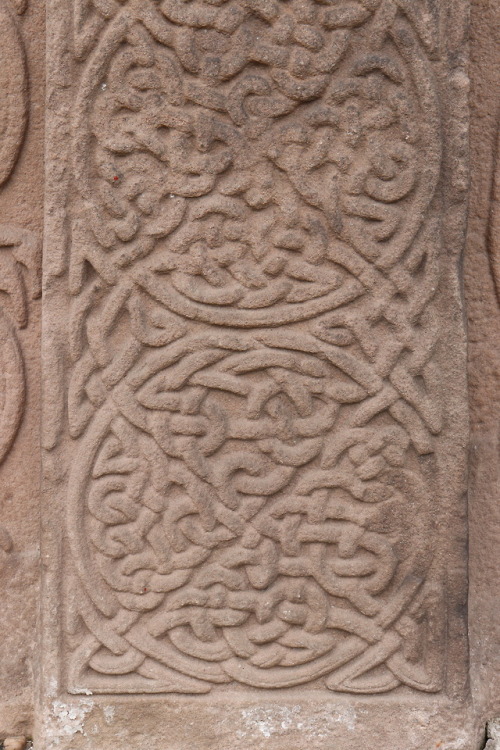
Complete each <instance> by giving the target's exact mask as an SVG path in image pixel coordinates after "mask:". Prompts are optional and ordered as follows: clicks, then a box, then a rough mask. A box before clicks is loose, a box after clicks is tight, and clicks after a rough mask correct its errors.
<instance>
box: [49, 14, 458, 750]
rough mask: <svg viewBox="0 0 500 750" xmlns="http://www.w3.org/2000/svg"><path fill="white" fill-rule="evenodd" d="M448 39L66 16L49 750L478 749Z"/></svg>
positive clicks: (54, 27)
mask: <svg viewBox="0 0 500 750" xmlns="http://www.w3.org/2000/svg"><path fill="white" fill-rule="evenodd" d="M466 8H467V3H466V2H458V3H457V2H453V3H451V4H449V3H448V2H447V1H446V0H441V2H439V3H427V2H426V1H425V0H419V1H418V2H413V3H407V2H403V0H362V1H360V2H344V1H341V2H338V3H333V4H324V3H320V2H315V1H313V0H307V1H304V2H299V1H295V0H294V1H292V2H273V0H263V1H262V2H261V1H260V0H257V1H256V2H255V1H254V0H228V2H214V3H212V2H204V1H203V0H193V2H190V3H183V2H178V1H177V0H165V1H164V2H162V3H161V4H159V3H156V2H153V1H152V0H130V1H128V2H127V1H124V2H113V1H112V2H110V3H106V4H103V3H102V2H101V0H99V1H98V0H92V2H83V0H73V1H72V2H70V1H69V0H52V2H51V3H50V7H49V16H48V18H49V24H48V34H49V58H48V69H49V78H50V81H51V83H50V86H51V88H50V93H49V98H50V101H51V103H52V107H51V109H50V111H49V112H48V113H47V124H48V134H47V135H48V149H47V158H48V165H47V167H48V169H47V185H46V189H47V193H46V242H45V254H44V269H45V285H44V321H45V323H44V340H43V357H44V377H43V380H44V388H45V414H44V436H43V445H44V449H45V458H44V467H45V477H46V495H45V520H44V525H45V530H46V531H45V535H44V545H45V547H44V563H45V562H46V576H45V595H44V598H43V601H44V625H43V636H44V654H43V655H44V659H45V663H44V670H43V671H44V674H43V680H44V682H43V694H44V700H43V706H42V708H41V711H40V716H39V719H40V728H39V732H38V737H39V742H41V743H42V746H43V748H44V750H51V749H52V748H55V747H59V748H61V750H62V749H63V748H69V747H71V748H72V750H73V748H94V747H95V748H103V750H106V749H107V748H108V747H111V746H113V744H114V743H116V738H117V737H119V738H120V741H121V742H122V743H125V744H127V746H129V747H131V748H135V747H137V748H138V747H139V744H140V743H144V737H147V743H148V746H150V747H151V748H156V747H158V748H159V747H164V746H165V742H166V737H168V738H169V739H168V742H169V748H171V749H172V750H174V748H175V749H176V750H177V749H179V750H180V748H181V747H185V746H189V747H191V746H200V747H204V748H207V749H208V748H215V747H217V748H218V749H219V748H220V747H223V746H224V747H225V746H227V747H231V748H235V747H240V746H241V747H247V746H248V744H249V743H250V744H252V746H257V747H260V746H262V747H264V746H265V747H268V748H270V750H274V748H281V747H284V745H285V744H289V743H290V742H292V743H294V742H295V743H297V742H299V741H300V742H303V741H304V738H306V739H307V742H308V744H311V745H312V747H314V748H326V747H331V745H332V743H336V744H337V745H338V747H339V750H343V749H344V748H347V747H351V745H352V739H353V732H355V731H356V732H361V735H358V736H364V735H366V737H368V736H370V742H371V744H372V747H373V748H374V750H387V748H388V747H391V746H392V745H393V743H394V741H395V740H396V739H397V740H398V742H399V741H401V740H402V741H403V744H404V746H405V747H408V748H411V747H415V748H419V750H420V748H422V747H423V746H424V745H425V744H428V745H429V746H434V745H432V742H434V738H436V739H435V742H436V743H437V742H448V743H450V742H458V741H460V742H462V741H464V742H468V741H469V739H470V736H469V728H470V717H469V715H468V712H467V709H466V703H465V701H466V693H465V690H464V685H465V682H466V679H465V676H466V673H467V662H466V638H465V632H466V622H465V614H464V612H465V597H466V572H465V561H466V553H465V537H466V519H465V503H464V491H465V466H466V452H465V449H466V445H467V417H466V414H467V401H466V391H465V346H464V329H463V322H462V309H461V299H460V279H459V274H458V265H459V259H460V253H461V251H462V248H463V241H464V228H465V199H466V194H467V186H468V181H467V168H466V154H467V106H466V94H467V84H468V80H467V76H466V72H465V62H466V50H465V47H464V40H465V34H466V26H465V18H466ZM452 9H453V14H451V10H452ZM58 625H59V627H58ZM147 695H150V698H149V699H147V698H146V697H145V696H147ZM119 696H122V697H119ZM403 705H406V706H407V707H408V709H405V711H406V710H410V711H411V712H413V713H412V719H411V720H410V721H407V723H406V726H405V727H404V729H401V726H400V724H401V722H400V720H399V718H398V717H401V716H403V714H404V711H403V710H402V706H403ZM146 706H147V707H148V708H147V712H148V714H149V715H148V718H147V719H141V721H142V724H141V723H140V722H139V723H137V722H138V716H139V715H142V716H143V715H144V711H145V707H146ZM125 708H126V713H125ZM438 709H439V710H438ZM222 710H224V717H223V719H221V711H222ZM434 711H437V713H439V719H438V718H437V713H435V712H434ZM125 716H127V717H128V718H127V719H125ZM131 716H132V717H135V718H132V719H131V718H130V717H131ZM188 717H189V718H188ZM444 717H446V718H447V719H448V725H449V728H448V729H445V724H444V723H443V722H444ZM431 719H432V721H431ZM125 721H127V722H128V723H127V724H124V722H125ZM433 721H434V724H433V723H432V722H433ZM436 733H437V734H438V735H439V737H437V736H436ZM402 734H403V737H402V738H401V735H402ZM299 738H301V739H299ZM429 743H430V744H429ZM438 746H439V745H436V747H438Z"/></svg>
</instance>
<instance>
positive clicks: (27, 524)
mask: <svg viewBox="0 0 500 750" xmlns="http://www.w3.org/2000/svg"><path fill="white" fill-rule="evenodd" d="M43 22H44V18H43V7H40V6H39V4H37V3H31V4H30V7H29V8H25V7H24V5H23V4H22V3H21V4H20V3H16V4H15V5H13V4H11V3H10V2H7V1H6V0H2V1H1V2H0V291H1V294H0V374H1V377H0V511H1V520H0V587H1V591H2V606H1V611H2V616H1V620H2V634H1V637H0V738H3V737H5V736H6V735H8V734H10V735H16V734H21V733H24V732H28V731H29V730H30V727H32V723H33V720H32V712H33V663H32V656H33V647H34V644H35V640H36V638H35V620H36V607H37V600H36V595H37V591H38V581H39V546H40V539H39V537H40V533H39V502H40V447H39V442H40V437H39V436H40V426H39V419H40V418H39V404H40V320H39V319H40V310H39V301H38V299H37V298H38V297H39V295H40V273H41V252H40V250H41V239H42V220H43V164H42V154H43V137H42V136H43V103H44V86H43V80H44V43H45V40H44V25H43ZM28 68H29V72H28Z"/></svg>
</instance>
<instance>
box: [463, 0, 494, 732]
mask: <svg viewBox="0 0 500 750" xmlns="http://www.w3.org/2000/svg"><path fill="white" fill-rule="evenodd" d="M470 46H471V65H470V74H471V98H470V101H471V134H470V137H471V165H472V170H471V188H470V199H469V222H468V235H467V245H466V248H467V250H466V254H465V259H464V278H465V293H466V310H467V319H468V372H469V403H470V413H471V441H470V445H471V450H470V479H469V520H470V546H469V575H470V597H469V632H470V648H471V687H472V692H473V695H474V699H475V719H476V721H477V724H478V726H479V727H480V728H481V729H482V730H483V731H484V727H485V725H486V722H487V721H488V720H490V719H491V718H492V717H495V716H498V715H499V714H500V652H499V649H498V643H499V641H500V626H499V623H500V620H499V617H498V602H499V601H500V587H499V580H500V579H499V575H498V564H499V563H498V543H499V538H500V506H499V503H498V497H499V487H500V484H499V478H500V474H499V472H498V466H499V461H498V456H499V448H500V443H499V429H498V426H499V423H500V404H499V402H498V392H499V387H500V348H499V346H498V342H499V341H500V314H499V300H500V295H499V290H500V286H499V281H500V276H499V274H498V270H499V262H500V261H499V259H500V234H499V211H498V206H499V203H498V201H499V197H500V193H499V186H500V170H499V162H498V158H499V157H498V155H499V132H500V130H499V122H500V120H499V105H500V98H499V92H500V7H499V6H498V3H496V2H493V1H492V2H486V3H484V2H474V3H472V12H471V44H470Z"/></svg>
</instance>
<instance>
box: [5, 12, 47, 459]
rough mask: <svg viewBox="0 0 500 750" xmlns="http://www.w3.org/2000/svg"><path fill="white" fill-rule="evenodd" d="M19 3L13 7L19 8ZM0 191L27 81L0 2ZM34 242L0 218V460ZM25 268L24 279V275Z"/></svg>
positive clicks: (10, 434)
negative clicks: (0, 299) (27, 274)
mask: <svg viewBox="0 0 500 750" xmlns="http://www.w3.org/2000/svg"><path fill="white" fill-rule="evenodd" d="M23 9H24V6H23V5H22V6H19V7H18V11H19V12H22V10H23ZM0 39H1V40H2V43H1V47H0V195H1V187H2V185H4V183H6V182H7V180H8V179H9V177H10V176H11V174H12V172H13V170H14V167H15V165H16V162H17V159H18V157H19V153H20V150H21V147H22V144H23V140H24V135H25V131H26V125H27V103H28V80H27V71H26V61H25V53H24V47H23V42H22V39H21V35H20V32H19V29H18V26H17V23H16V21H15V19H14V16H13V14H12V12H11V10H10V8H9V6H8V5H7V4H6V0H2V2H0ZM40 266H41V255H40V243H39V241H38V239H37V238H36V236H35V235H34V233H33V232H31V231H29V230H27V229H21V228H20V227H18V226H15V225H11V224H5V223H1V221H0V292H3V293H4V294H5V295H6V296H5V297H4V295H2V297H3V300H2V301H4V299H5V300H7V306H3V305H2V306H0V374H1V383H0V462H1V461H3V459H4V458H5V456H6V455H7V453H8V451H9V450H10V448H11V446H12V443H13V441H14V439H15V436H16V434H17V431H18V428H19V425H20V422H21V419H22V415H23V411H24V400H25V380H24V365H23V357H22V354H21V348H20V345H19V342H18V339H17V335H16V332H15V326H14V325H13V324H12V322H11V319H13V321H15V323H16V324H17V326H18V327H19V328H24V327H25V326H26V325H27V323H28V300H29V299H30V298H32V297H36V296H38V295H39V292H40V273H41V268H40ZM28 271H29V275H30V278H29V280H27V279H26V278H25V274H26V272H28Z"/></svg>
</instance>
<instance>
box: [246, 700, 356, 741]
mask: <svg viewBox="0 0 500 750" xmlns="http://www.w3.org/2000/svg"><path fill="white" fill-rule="evenodd" d="M241 714H242V719H243V726H244V727H245V730H246V731H245V732H243V731H242V730H240V731H241V732H242V733H241V734H239V735H238V736H240V737H242V736H245V737H246V736H248V735H252V734H253V735H254V736H255V735H256V736H258V735H262V736H263V737H266V738H269V737H272V736H273V735H284V734H289V733H291V732H295V731H296V732H300V734H301V736H302V737H304V738H305V739H314V738H326V737H329V736H332V732H333V731H334V729H335V725H338V724H341V725H343V726H345V728H346V729H347V730H348V731H349V732H353V731H354V730H355V728H356V712H355V711H354V709H353V708H351V707H348V706H343V707H339V708H337V709H326V708H323V709H320V710H316V711H314V712H313V713H310V709H306V708H305V707H302V706H300V705H295V706H270V707H267V706H266V707H263V706H262V707H261V706H257V707H254V708H247V709H243V710H242V712H241Z"/></svg>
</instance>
